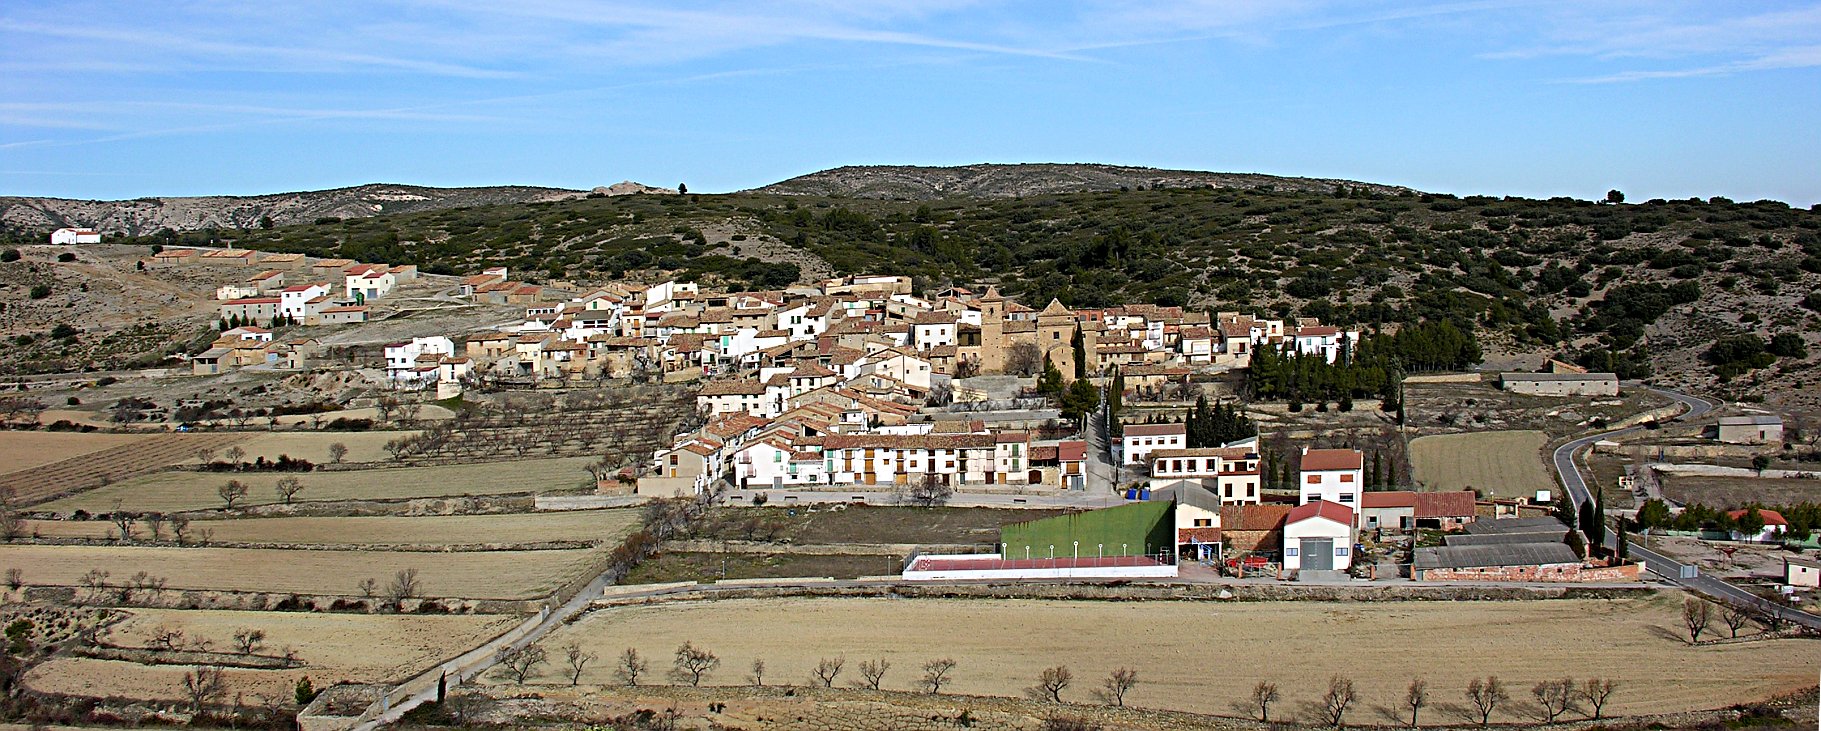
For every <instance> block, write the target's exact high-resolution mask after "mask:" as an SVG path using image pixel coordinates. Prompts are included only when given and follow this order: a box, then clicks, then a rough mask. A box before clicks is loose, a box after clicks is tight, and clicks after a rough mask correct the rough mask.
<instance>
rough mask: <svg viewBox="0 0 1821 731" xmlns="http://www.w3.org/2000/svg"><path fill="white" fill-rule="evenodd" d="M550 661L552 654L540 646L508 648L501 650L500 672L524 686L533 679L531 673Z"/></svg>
mask: <svg viewBox="0 0 1821 731" xmlns="http://www.w3.org/2000/svg"><path fill="white" fill-rule="evenodd" d="M549 659H550V654H549V653H547V652H545V651H544V648H543V647H540V646H538V645H526V646H524V647H507V648H504V649H502V650H500V654H499V664H500V672H501V673H502V674H503V675H505V676H506V677H508V678H511V679H512V680H513V682H516V683H518V684H519V685H524V684H525V680H526V679H528V678H530V677H531V673H532V672H534V671H536V670H537V666H539V665H542V664H544V663H545V662H547V661H548V660H549Z"/></svg>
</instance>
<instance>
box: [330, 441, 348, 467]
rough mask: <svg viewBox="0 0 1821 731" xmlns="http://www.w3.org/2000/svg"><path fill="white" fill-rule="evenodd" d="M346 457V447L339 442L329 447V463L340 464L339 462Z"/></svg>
mask: <svg viewBox="0 0 1821 731" xmlns="http://www.w3.org/2000/svg"><path fill="white" fill-rule="evenodd" d="M347 457H348V445H346V444H342V443H341V442H335V443H334V444H330V445H329V461H330V462H334V463H335V464H341V461H342V460H344V459H347Z"/></svg>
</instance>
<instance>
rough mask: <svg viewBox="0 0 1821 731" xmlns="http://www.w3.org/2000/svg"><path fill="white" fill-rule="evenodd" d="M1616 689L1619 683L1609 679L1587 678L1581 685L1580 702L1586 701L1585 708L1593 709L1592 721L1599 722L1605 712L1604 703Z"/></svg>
mask: <svg viewBox="0 0 1821 731" xmlns="http://www.w3.org/2000/svg"><path fill="white" fill-rule="evenodd" d="M1618 689H1619V681H1616V680H1613V679H1611V678H1605V679H1601V678H1588V679H1587V682H1586V683H1583V684H1581V700H1584V701H1587V706H1588V707H1589V708H1592V709H1593V718H1594V720H1596V721H1597V720H1599V718H1600V714H1601V713H1603V712H1604V711H1605V710H1606V701H1608V700H1611V699H1612V693H1613V691H1616V690H1618Z"/></svg>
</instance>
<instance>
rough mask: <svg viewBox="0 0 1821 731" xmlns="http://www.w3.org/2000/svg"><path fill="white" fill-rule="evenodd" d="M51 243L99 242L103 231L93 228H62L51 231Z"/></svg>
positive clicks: (63, 244)
mask: <svg viewBox="0 0 1821 731" xmlns="http://www.w3.org/2000/svg"><path fill="white" fill-rule="evenodd" d="M51 243H52V244H55V245H58V246H67V245H70V244H99V243H101V232H99V231H96V230H95V229H92V228H60V229H57V230H55V231H52V232H51Z"/></svg>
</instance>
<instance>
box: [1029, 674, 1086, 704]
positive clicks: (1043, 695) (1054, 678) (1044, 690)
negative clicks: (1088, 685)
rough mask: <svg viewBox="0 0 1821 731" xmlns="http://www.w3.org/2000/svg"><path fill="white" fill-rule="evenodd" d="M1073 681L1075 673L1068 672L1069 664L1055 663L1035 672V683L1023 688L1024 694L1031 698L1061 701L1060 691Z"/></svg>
mask: <svg viewBox="0 0 1821 731" xmlns="http://www.w3.org/2000/svg"><path fill="white" fill-rule="evenodd" d="M1074 681H1075V674H1074V673H1072V672H1069V666H1067V665H1057V666H1056V667H1053V668H1044V669H1043V671H1042V672H1039V673H1037V684H1036V685H1033V686H1031V687H1029V688H1025V689H1024V695H1025V696H1026V697H1029V698H1030V699H1032V700H1039V701H1051V702H1054V703H1061V702H1062V691H1064V690H1066V689H1067V688H1068V687H1069V683H1072V682H1074Z"/></svg>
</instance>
